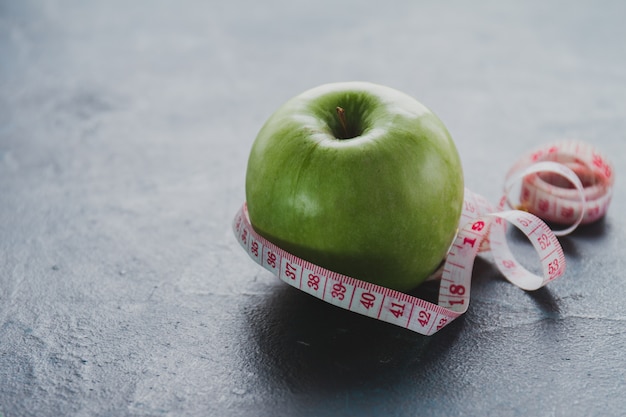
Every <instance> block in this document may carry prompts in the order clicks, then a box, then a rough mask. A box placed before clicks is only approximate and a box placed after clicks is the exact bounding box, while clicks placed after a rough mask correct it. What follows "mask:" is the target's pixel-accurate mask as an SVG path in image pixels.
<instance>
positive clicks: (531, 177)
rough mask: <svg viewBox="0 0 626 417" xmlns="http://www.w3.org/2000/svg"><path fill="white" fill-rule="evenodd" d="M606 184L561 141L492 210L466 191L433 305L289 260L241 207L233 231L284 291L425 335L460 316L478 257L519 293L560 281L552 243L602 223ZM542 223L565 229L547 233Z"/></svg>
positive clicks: (541, 152) (528, 163) (559, 254)
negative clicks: (514, 243) (534, 260)
mask: <svg viewBox="0 0 626 417" xmlns="http://www.w3.org/2000/svg"><path fill="white" fill-rule="evenodd" d="M613 180H614V173H613V168H612V166H611V164H610V163H609V162H608V160H607V159H606V158H605V157H604V156H603V155H602V154H601V153H600V152H599V151H598V150H597V149H595V148H594V147H592V146H590V145H588V144H586V143H584V142H580V141H561V142H557V143H554V144H551V145H548V146H543V147H540V148H538V149H535V150H534V151H532V152H530V153H529V154H527V155H526V156H524V157H523V158H521V159H520V160H519V161H518V162H517V163H516V164H515V165H514V166H513V167H512V168H511V170H510V171H509V172H508V174H507V176H506V178H505V186H504V193H503V197H502V198H501V199H500V202H499V204H498V205H497V206H493V205H492V204H490V203H489V202H488V201H487V200H486V199H485V198H484V197H482V196H480V195H478V194H476V193H473V192H472V191H470V190H468V189H466V190H465V198H464V204H463V211H462V214H461V220H460V223H459V231H458V233H457V236H456V238H455V240H454V242H453V243H452V245H451V246H450V249H449V251H448V254H447V256H446V258H445V260H444V262H443V264H442V267H441V268H440V269H439V270H438V271H437V272H436V273H435V274H434V276H433V278H436V279H440V281H441V284H440V286H439V300H438V303H437V304H434V303H431V302H429V301H426V300H422V299H420V298H417V297H414V296H411V295H409V294H406V293H403V292H400V291H395V290H392V289H389V288H385V287H382V286H379V285H376V284H372V283H369V282H365V281H361V280H358V279H356V278H352V277H349V276H346V275H342V274H339V273H336V272H333V271H330V270H328V269H325V268H322V267H320V266H318V265H315V264H312V263H310V262H308V261H306V260H304V259H301V258H299V257H297V256H294V255H293V254H291V253H289V252H287V251H285V250H283V249H281V248H279V247H277V246H276V245H275V244H273V243H271V242H269V241H268V240H267V239H265V238H263V237H262V236H260V235H259V234H258V233H256V232H255V231H254V228H253V227H252V225H251V224H250V220H249V218H248V214H247V208H246V204H245V203H244V204H243V206H242V207H241V209H240V210H239V212H238V213H237V215H236V216H235V219H234V221H233V230H234V232H235V236H236V237H237V240H238V241H239V243H240V244H241V245H242V247H243V248H244V249H245V250H246V252H247V253H248V255H249V256H250V257H251V258H252V259H253V260H254V261H255V262H257V263H258V264H259V265H261V266H262V267H263V268H265V269H267V270H268V271H270V272H272V273H273V274H274V275H276V276H277V277H278V278H280V279H281V280H282V281H284V282H286V283H287V284H289V285H292V286H294V287H296V288H298V289H300V290H302V291H304V292H307V293H309V294H311V295H312V296H314V297H317V298H319V299H321V300H323V301H326V302H328V303H331V304H334V305H336V306H338V307H341V308H344V309H347V310H349V311H352V312H355V313H359V314H362V315H365V316H368V317H372V318H374V319H377V320H382V321H385V322H388V323H391V324H395V325H397V326H401V327H404V328H407V329H409V330H412V331H415V332H417V333H420V334H423V335H432V334H433V333H435V332H437V331H439V330H440V329H442V328H443V327H445V326H446V325H448V324H450V322H452V321H453V320H454V319H456V318H457V317H459V316H460V315H462V314H463V313H465V311H467V308H468V305H469V300H470V286H471V279H472V268H473V265H474V260H475V258H476V256H477V255H478V254H479V252H480V251H486V250H490V251H491V253H492V255H493V259H494V261H495V264H496V266H497V267H498V269H499V270H500V272H501V273H502V274H503V275H504V276H505V277H506V278H507V279H508V280H509V281H510V282H512V283H513V284H515V285H517V286H518V287H520V288H522V289H524V290H529V291H532V290H536V289H538V288H541V287H543V286H544V285H546V284H547V283H549V282H551V281H553V280H555V279H557V278H559V277H561V276H562V275H563V274H564V272H565V256H564V253H563V250H562V248H561V245H560V243H559V241H558V239H557V236H562V235H565V234H567V233H570V232H572V231H573V230H574V229H575V228H576V227H577V226H578V225H580V224H583V223H590V222H593V221H595V220H598V219H599V218H601V217H602V216H604V215H605V213H606V211H607V209H608V206H609V203H610V201H611V196H612V187H613ZM520 182H521V186H520V190H519V201H514V200H513V199H512V198H511V196H510V194H512V193H513V189H514V188H515V186H516V184H519V183H520ZM507 206H508V207H507ZM507 208H514V209H507ZM542 219H544V220H546V221H548V222H554V223H558V224H562V225H565V226H566V228H565V229H563V230H558V231H553V230H552V229H551V228H550V227H549V226H548V225H547V224H546V223H545V222H544V221H543V220H542ZM509 223H510V224H513V225H514V226H516V227H517V228H518V229H519V230H520V231H521V232H522V233H523V234H524V235H525V236H526V237H527V238H528V239H529V240H530V242H531V243H532V245H533V247H534V249H535V251H536V252H537V254H538V255H539V259H540V263H541V267H542V274H541V275H536V274H534V273H532V272H529V271H528V270H527V269H526V268H524V267H523V266H522V265H521V264H520V263H518V262H517V260H516V259H515V257H514V256H513V254H512V253H511V251H510V249H509V246H508V244H507V242H506V225H507V224H509Z"/></svg>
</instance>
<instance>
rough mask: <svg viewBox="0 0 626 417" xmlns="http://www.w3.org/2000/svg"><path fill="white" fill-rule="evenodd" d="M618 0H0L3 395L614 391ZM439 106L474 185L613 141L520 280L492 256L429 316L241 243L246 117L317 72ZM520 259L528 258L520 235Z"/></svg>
mask: <svg viewBox="0 0 626 417" xmlns="http://www.w3.org/2000/svg"><path fill="white" fill-rule="evenodd" d="M625 18H626V3H624V2H622V1H603V2H594V1H591V0H589V1H551V2H545V1H528V2H523V3H522V2H517V3H515V4H512V2H498V1H486V0H480V1H475V2H461V1H452V2H445V4H443V3H442V2H426V1H415V2H409V1H399V2H386V3H384V4H383V3H382V2H374V1H371V2H363V1H350V2H342V1H327V0H321V1H316V2H311V3H308V4H305V3H302V4H299V3H298V4H296V3H295V2H286V1H285V2H279V1H268V2H254V1H250V2H242V1H229V2H211V1H173V0H171V1H168V0H164V1H120V0H111V1H80V0H57V1H53V0H41V1H35V0H24V1H22V0H20V1H9V0H0V416H2V417H14V416H60V415H67V416H70V415H76V416H123V415H129V416H161V415H165V416H183V415H189V416H283V415H284V416H326V415H337V416H352V415H359V416H379V415H385V416H404V415H406V416H414V415H430V416H439V415H440V416H452V415H481V416H490V415H494V416H495V415H497V416H588V415H607V416H609V415H623V413H624V411H623V410H624V409H626V399H625V397H624V391H625V390H626V358H625V356H624V352H625V351H626V307H625V303H624V300H625V299H626V282H625V281H624V269H625V268H624V262H623V248H624V244H625V238H626V222H625V221H624V219H623V216H621V214H622V213H623V212H624V210H625V207H624V205H625V202H626V198H625V197H624V191H625V190H624V185H623V184H624V182H623V178H624V177H625V175H626V173H625V172H624V169H623V167H624V162H625V158H626V157H625V151H626V141H625V132H626V47H625V46H624V40H625V39H626V26H624V23H623V22H624V19H625ZM355 79H358V80H367V81H373V82H378V83H382V84H387V85H389V86H392V87H395V88H398V89H400V90H402V91H405V92H407V93H409V94H411V95H413V96H415V97H416V98H418V99H419V100H420V101H422V102H423V103H425V104H426V105H427V106H429V107H430V108H431V109H433V110H434V111H435V112H436V113H437V114H438V115H439V116H440V117H441V118H442V119H443V120H444V122H445V123H446V125H447V126H448V127H449V130H450V131H451V133H452V135H453V137H454V138H455V141H456V142H457V145H458V148H459V152H460V154H461V157H462V160H463V165H464V169H465V173H466V180H467V185H468V186H469V187H470V188H472V189H473V190H474V191H477V192H479V193H482V194H483V195H485V196H486V197H488V198H489V199H491V200H492V201H495V200H497V199H498V197H499V195H500V190H501V186H502V177H503V175H504V174H505V172H506V170H507V168H508V167H509V166H510V164H512V163H513V162H514V161H515V159H516V158H517V157H519V156H520V155H521V154H522V153H524V152H526V151H527V150H529V149H531V148H533V147H535V146H537V145H539V144H542V143H544V142H548V141H552V140H556V139H562V138H568V137H576V138H580V139H584V140H587V141H589V142H591V143H594V144H596V145H597V146H598V147H600V148H601V149H602V150H603V151H604V152H605V153H607V154H609V155H611V157H612V158H613V162H614V163H615V165H616V174H617V184H616V188H615V197H614V201H613V205H612V206H611V209H610V211H609V214H608V217H607V218H606V219H605V220H604V221H602V222H600V223H598V224H595V225H592V226H589V227H586V228H583V229H582V230H579V231H577V232H576V233H575V234H574V235H572V236H569V237H566V238H564V239H562V244H563V246H564V249H565V250H566V252H567V260H568V266H569V272H568V274H567V276H566V277H565V278H563V279H562V280H559V281H557V282H554V283H552V284H550V285H549V286H548V287H547V288H545V289H543V290H540V291H537V292H534V293H525V292H523V291H521V290H519V289H518V288H515V287H514V286H512V285H510V284H508V283H507V282H505V281H504V280H503V279H502V278H501V277H500V275H499V274H498V273H497V271H496V270H495V269H494V267H493V266H492V265H491V264H490V263H489V261H488V260H479V261H477V265H476V268H475V274H474V275H475V278H474V284H473V287H472V301H471V306H470V309H469V311H468V313H467V314H466V315H465V316H464V317H463V318H461V319H459V320H458V321H456V322H455V323H453V324H452V325H451V326H449V327H447V328H446V329H445V330H443V331H441V332H440V333H438V334H436V335H435V336H433V337H430V338H425V337H422V336H419V335H416V334H413V333H410V332H408V331H405V330H403V329H399V328H393V327H392V326H390V325H386V324H382V323H379V322H375V321H373V320H370V319H367V318H363V317H360V316H356V315H354V314H351V313H348V312H344V311H342V310H339V309H336V308H334V307H332V306H329V305H326V304H324V303H322V302H319V301H317V300H315V299H312V298H310V297H309V296H307V295H304V294H302V293H299V292H298V291H296V290H294V289H291V288H289V287H287V286H285V285H284V284H282V283H281V282H279V281H278V280H277V279H275V278H274V277H272V276H271V275H270V274H269V273H267V272H264V271H263V270H261V269H260V268H259V267H258V266H257V265H256V264H254V263H253V262H252V261H250V260H249V259H248V258H247V256H246V255H245V254H244V253H243V251H242V250H241V249H240V248H239V247H238V245H237V243H236V241H235V239H234V238H233V237H232V233H231V230H230V221H231V219H232V217H233V216H234V214H235V212H236V210H237V209H238V208H239V205H240V204H241V203H242V201H243V199H244V184H243V180H244V175H245V164H246V160H247V154H248V151H249V148H250V146H251V143H252V141H253V139H254V137H255V135H256V132H257V130H258V129H259V128H260V126H261V124H262V123H263V122H264V121H265V119H266V118H267V117H268V116H269V115H270V114H271V113H272V111H273V110H274V109H275V108H277V107H278V106H279V105H280V104H282V103H283V102H284V101H285V100H287V99H288V98H289V97H291V96H293V95H295V94H297V93H299V92H301V91H303V90H305V89H307V88H310V87H313V86H315V85H318V84H321V83H325V82H329V81H341V80H355ZM517 247H518V249H517V250H519V251H520V256H521V257H522V258H525V257H527V256H530V255H529V254H528V253H527V251H526V250H525V248H526V245H524V244H523V242H517Z"/></svg>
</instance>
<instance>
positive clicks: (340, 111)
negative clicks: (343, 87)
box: [336, 106, 350, 138]
mask: <svg viewBox="0 0 626 417" xmlns="http://www.w3.org/2000/svg"><path fill="white" fill-rule="evenodd" d="M336 110H337V117H339V123H341V127H343V133H344V134H345V137H346V138H347V137H349V136H350V134H349V133H348V124H347V123H346V111H345V110H344V109H343V108H342V107H339V106H337V109H336Z"/></svg>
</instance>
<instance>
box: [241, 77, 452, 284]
mask: <svg viewBox="0 0 626 417" xmlns="http://www.w3.org/2000/svg"><path fill="white" fill-rule="evenodd" d="M463 192H464V184H463V171H462V166H461V161H460V159H459V155H458V152H457V149H456V146H455V144H454V142H453V140H452V139H451V137H450V134H449V132H448V130H447V129H446V127H445V126H444V124H443V123H442V122H441V120H440V119H439V118H438V117H437V116H435V115H434V114H433V113H432V112H431V111H430V110H428V109H427V108H426V107H424V106H423V105H422V104H420V103H419V102H418V101H417V100H415V99H414V98H412V97H410V96H408V95H406V94H404V93H402V92H400V91H397V90H395V89H392V88H389V87H385V86H381V85H377V84H372V83H365V82H345V83H331V84H325V85H322V86H319V87H316V88H313V89H311V90H309V91H306V92H304V93H302V94H300V95H298V96H296V97H294V98H292V99H291V100H289V101H287V102H286V103H285V104H284V105H283V106H281V107H280V108H279V109H278V110H277V111H276V112H275V113H274V114H273V115H272V116H271V117H270V118H269V119H268V120H267V122H266V123H265V124H264V125H263V127H262V128H261V130H260V131H259V134H258V136H257V138H256V140H255V141H254V144H253V146H252V150H251V153H250V157H249V160H248V166H247V172H246V200H247V204H248V211H249V216H250V222H251V223H252V226H253V227H254V229H255V230H256V231H257V232H258V233H259V234H260V235H262V236H263V237H265V238H266V239H268V240H269V241H270V242H273V243H274V244H276V245H277V246H279V247H280V248H282V249H284V250H286V251H288V252H291V253H292V254H294V255H296V256H298V257H300V258H303V259H305V260H307V261H310V262H313V263H315V264H317V265H319V266H322V267H324V268H326V269H329V270H332V271H335V272H339V273H341V274H344V275H349V276H352V277H354V278H358V279H361V280H364V281H369V282H372V283H375V284H378V285H382V286H385V287H388V288H392V289H396V290H399V291H408V290H410V289H412V288H415V287H416V286H417V285H419V284H420V283H421V282H422V281H424V280H425V279H426V278H427V277H428V276H429V275H430V274H431V273H432V272H434V270H436V268H437V267H438V265H439V264H440V263H441V261H442V260H443V259H444V258H445V255H446V253H447V250H448V248H449V247H450V244H451V243H452V240H453V239H454V237H455V235H456V232H457V227H458V224H459V218H460V215H461V208H462V204H463Z"/></svg>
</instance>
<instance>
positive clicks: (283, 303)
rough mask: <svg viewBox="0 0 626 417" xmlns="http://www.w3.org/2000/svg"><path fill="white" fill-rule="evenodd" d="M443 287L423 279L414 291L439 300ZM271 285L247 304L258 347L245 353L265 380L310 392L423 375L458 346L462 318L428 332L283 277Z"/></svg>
mask: <svg viewBox="0 0 626 417" xmlns="http://www.w3.org/2000/svg"><path fill="white" fill-rule="evenodd" d="M274 279H275V278H274ZM438 286H439V282H427V283H424V284H423V285H422V286H420V287H419V289H418V290H417V291H414V292H412V295H415V296H418V297H420V298H423V299H428V300H429V301H435V300H433V297H434V298H435V299H436V297H437V292H438ZM273 287H274V291H272V293H271V294H269V295H267V296H264V297H262V298H261V299H259V298H258V297H255V300H254V301H253V302H252V303H249V304H248V305H246V306H245V310H244V315H245V323H246V326H247V328H246V333H247V334H248V336H249V337H250V338H251V339H252V341H253V342H254V344H255V346H256V347H257V349H256V350H255V351H254V352H248V353H247V355H251V357H250V358H249V362H253V363H255V364H256V368H257V369H256V371H257V372H258V373H261V374H264V375H262V380H265V381H266V382H267V383H269V384H277V385H278V386H283V387H285V386H286V387H288V388H289V390H290V391H291V392H294V393H303V394H304V393H306V395H307V396H309V397H310V396H311V395H314V396H318V395H322V396H325V395H335V394H337V393H338V392H342V391H343V392H347V391H350V390H354V389H365V390H367V389H368V388H370V389H376V388H377V387H380V386H382V385H383V384H384V385H386V386H388V384H389V383H390V382H392V381H397V382H400V381H402V380H406V378H407V377H410V378H411V379H413V378H417V379H419V375H420V374H422V373H424V372H429V371H428V369H429V367H431V366H436V362H437V361H438V358H439V357H440V356H441V355H442V354H443V353H444V352H445V351H446V350H447V349H448V348H449V347H450V346H452V345H454V343H455V342H456V339H457V336H458V334H459V332H460V331H461V329H462V327H463V317H461V318H459V319H457V320H456V321H454V322H453V323H451V324H450V325H449V326H447V327H446V328H445V329H443V330H441V331H440V332H439V333H437V334H435V335H434V336H430V337H426V336H422V335H420V334H417V333H414V332H411V331H409V330H406V329H403V328H400V327H397V326H393V325H391V324H389V323H384V322H381V321H377V320H374V319H371V318H368V317H365V316H361V315H358V314H356V313H353V312H350V311H347V310H343V309H341V308H338V307H336V306H333V305H331V304H328V303H325V302H323V301H321V300H318V299H316V298H314V297H312V296H310V295H308V294H306V293H304V292H302V291H299V290H297V289H295V288H292V287H290V286H288V285H286V284H284V283H281V282H277V283H276V284H275V285H273ZM251 301H252V300H251ZM254 355H256V357H254Z"/></svg>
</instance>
